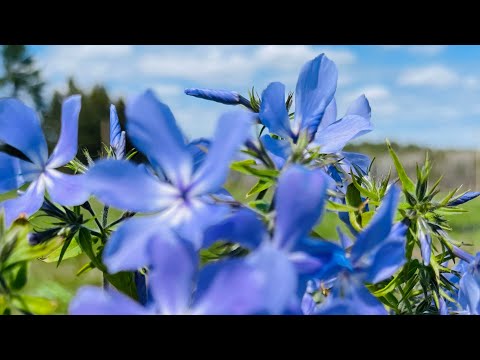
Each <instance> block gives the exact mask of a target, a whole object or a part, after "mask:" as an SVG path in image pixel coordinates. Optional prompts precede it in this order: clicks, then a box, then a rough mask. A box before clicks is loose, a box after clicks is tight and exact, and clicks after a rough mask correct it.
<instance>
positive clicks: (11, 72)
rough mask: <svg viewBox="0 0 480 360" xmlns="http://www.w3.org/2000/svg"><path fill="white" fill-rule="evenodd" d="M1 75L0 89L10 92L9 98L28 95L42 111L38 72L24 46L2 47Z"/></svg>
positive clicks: (40, 85)
mask: <svg viewBox="0 0 480 360" xmlns="http://www.w3.org/2000/svg"><path fill="white" fill-rule="evenodd" d="M2 62H3V74H2V76H1V77H0V88H7V89H9V90H10V94H9V95H10V96H12V97H17V96H19V95H20V94H21V93H26V94H28V95H29V96H30V97H31V98H32V100H33V102H34V103H35V105H36V107H37V109H39V110H43V109H44V106H45V103H44V100H43V94H42V93H43V87H44V85H45V83H44V82H43V81H42V79H41V74H40V70H39V69H38V68H37V67H36V66H35V60H34V58H33V57H32V56H31V55H30V54H29V53H28V51H27V47H26V46H25V45H3V46H2Z"/></svg>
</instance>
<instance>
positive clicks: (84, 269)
mask: <svg viewBox="0 0 480 360" xmlns="http://www.w3.org/2000/svg"><path fill="white" fill-rule="evenodd" d="M92 269H95V265H93V263H92V262H89V263H86V264H85V265H83V266H82V267H81V268H80V270H78V271H77V273H76V275H77V276H80V275H82V274H85V273H86V272H89V271H90V270H92Z"/></svg>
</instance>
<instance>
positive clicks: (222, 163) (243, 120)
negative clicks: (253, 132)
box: [190, 110, 254, 196]
mask: <svg viewBox="0 0 480 360" xmlns="http://www.w3.org/2000/svg"><path fill="white" fill-rule="evenodd" d="M253 116H254V115H253V114H252V113H250V112H246V111H242V110H239V111H232V112H227V113H225V114H223V115H222V116H221V117H220V119H219V121H218V125H217V129H216V131H215V136H214V139H213V141H212V144H211V145H210V148H209V149H208V154H207V158H206V159H205V161H204V162H203V164H202V165H201V166H200V168H199V169H198V171H197V172H196V173H195V176H194V180H193V183H192V186H191V189H190V193H191V194H192V195H193V196H195V195H201V194H207V193H209V192H214V191H217V190H219V189H220V188H221V187H222V185H223V183H224V182H225V180H227V175H228V172H229V169H230V162H231V161H232V159H233V158H234V156H235V154H236V153H237V152H238V151H239V150H240V147H241V146H242V144H243V143H244V142H245V140H247V138H248V135H249V130H250V129H251V126H252V125H253Z"/></svg>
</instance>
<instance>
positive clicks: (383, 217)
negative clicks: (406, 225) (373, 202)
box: [350, 185, 400, 264]
mask: <svg viewBox="0 0 480 360" xmlns="http://www.w3.org/2000/svg"><path fill="white" fill-rule="evenodd" d="M399 196H400V188H399V187H398V186H396V185H393V186H391V187H390V190H389V191H388V193H387V194H386V195H385V197H384V198H383V201H382V203H381V205H380V207H379V208H378V211H377V213H376V214H375V215H374V216H373V218H372V220H371V221H370V223H369V224H368V226H367V227H366V228H365V229H364V230H363V231H362V232H360V233H359V234H358V236H357V240H356V242H355V244H354V245H353V247H352V253H351V258H350V260H351V261H352V263H354V264H355V263H356V262H357V261H358V260H359V259H360V258H361V257H362V256H368V255H369V252H371V251H372V250H373V249H374V248H375V247H377V246H378V245H379V244H381V243H382V242H383V241H384V240H385V239H386V238H387V236H388V235H389V234H390V231H391V229H392V223H393V219H394V217H395V213H396V210H397V204H398V200H399Z"/></svg>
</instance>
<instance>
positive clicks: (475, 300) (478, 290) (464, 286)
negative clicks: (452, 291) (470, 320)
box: [458, 273, 480, 315]
mask: <svg viewBox="0 0 480 360" xmlns="http://www.w3.org/2000/svg"><path fill="white" fill-rule="evenodd" d="M458 302H459V304H460V305H461V306H462V308H463V309H464V310H467V311H469V312H470V314H471V315H480V282H479V279H478V277H477V276H475V275H474V274H471V273H466V274H465V275H463V277H462V278H461V279H460V291H459V293H458Z"/></svg>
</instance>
